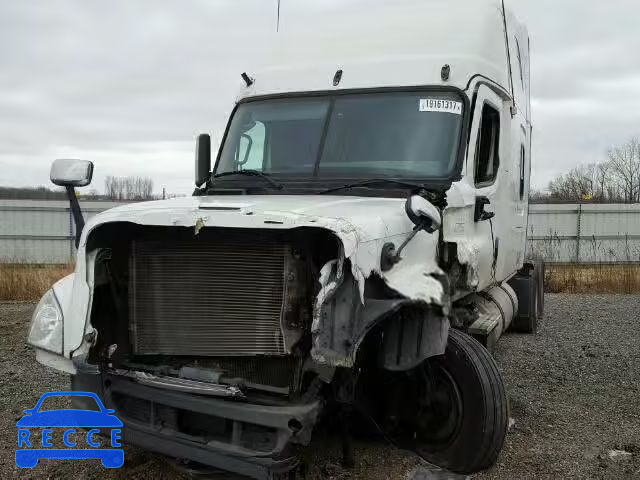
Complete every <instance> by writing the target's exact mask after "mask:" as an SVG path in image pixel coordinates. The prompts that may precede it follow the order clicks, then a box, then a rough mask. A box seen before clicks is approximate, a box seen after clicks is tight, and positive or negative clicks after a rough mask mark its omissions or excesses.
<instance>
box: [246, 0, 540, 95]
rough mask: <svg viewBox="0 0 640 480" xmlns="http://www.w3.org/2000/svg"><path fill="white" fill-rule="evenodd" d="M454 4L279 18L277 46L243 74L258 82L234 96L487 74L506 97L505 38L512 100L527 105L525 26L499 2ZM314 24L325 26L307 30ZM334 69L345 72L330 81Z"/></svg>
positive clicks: (460, 84) (428, 0) (456, 81)
mask: <svg viewBox="0 0 640 480" xmlns="http://www.w3.org/2000/svg"><path fill="white" fill-rule="evenodd" d="M459 3H460V6H459V8H452V5H451V2H450V1H447V0H423V1H421V2H402V3H399V4H396V3H395V2H394V3H393V4H390V5H367V6H366V8H364V7H362V8H361V9H358V10H354V9H353V8H345V7H335V8H332V9H331V16H330V17H326V18H324V17H317V18H312V16H311V15H309V17H308V18H305V17H304V16H292V17H291V18H290V19H288V17H287V16H286V15H284V16H283V20H282V22H281V24H280V28H279V32H278V33H274V35H273V42H274V48H271V49H269V51H270V54H269V56H268V58H265V59H264V61H263V65H262V67H261V68H256V69H255V70H254V71H248V73H249V75H250V76H251V77H252V78H253V79H254V80H255V83H253V84H252V85H251V86H249V87H247V88H243V89H242V91H241V92H240V95H239V99H244V98H247V97H254V96H268V95H278V94H291V93H295V92H314V91H327V90H357V89H371V88H385V87H386V88H393V87H407V86H426V85H433V86H449V87H451V86H453V87H457V88H459V89H461V90H464V89H466V88H467V86H468V84H469V82H470V81H471V79H473V78H474V77H477V76H481V77H484V78H486V79H490V80H491V81H493V82H494V83H495V84H497V85H499V86H500V87H501V88H502V89H503V90H504V92H506V93H507V94H508V92H511V86H510V84H511V81H510V73H509V63H508V58H509V55H507V48H506V42H505V39H506V38H509V39H510V42H509V48H510V50H511V52H510V56H511V60H512V72H513V73H512V75H513V83H514V84H516V83H517V84H518V85H521V88H520V89H518V88H516V87H517V86H518V85H516V86H514V94H515V96H516V100H517V103H521V104H522V105H523V106H524V105H526V104H527V103H528V102H527V101H526V100H527V97H526V95H528V58H529V41H528V33H527V30H526V28H525V27H524V26H522V25H521V24H519V23H518V22H517V20H516V19H515V17H514V16H513V15H512V14H511V13H510V12H508V11H507V13H506V22H505V19H504V18H503V15H502V4H501V2H500V1H497V0H480V1H478V0H474V1H473V2H469V1H464V2H459ZM310 22H313V23H310ZM318 22H320V23H322V28H313V29H310V28H309V25H310V24H314V25H317V24H318ZM505 23H506V25H507V30H508V32H509V35H508V36H506V35H505ZM444 65H449V66H450V70H451V74H450V78H449V79H448V80H446V81H445V80H443V79H442V74H441V71H442V67H443V66H444ZM337 70H342V71H343V74H342V78H341V80H340V82H339V83H338V85H334V76H335V74H336V72H337ZM520 71H522V75H521V74H520ZM521 78H522V82H520V80H521ZM525 79H526V80H527V81H526V82H525V81H524V80H525ZM525 83H526V84H525ZM519 90H521V91H519ZM519 96H522V99H518V97H519ZM518 100H520V101H518Z"/></svg>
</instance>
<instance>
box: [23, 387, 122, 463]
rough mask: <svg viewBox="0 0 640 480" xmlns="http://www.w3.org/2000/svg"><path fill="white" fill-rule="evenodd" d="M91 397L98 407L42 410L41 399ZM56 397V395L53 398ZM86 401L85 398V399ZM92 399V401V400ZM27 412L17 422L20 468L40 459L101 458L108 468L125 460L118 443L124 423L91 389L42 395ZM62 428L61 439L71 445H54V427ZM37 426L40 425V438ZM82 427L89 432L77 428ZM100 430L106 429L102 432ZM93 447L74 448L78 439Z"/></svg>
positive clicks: (65, 443) (42, 400)
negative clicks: (107, 444) (107, 446)
mask: <svg viewBox="0 0 640 480" xmlns="http://www.w3.org/2000/svg"><path fill="white" fill-rule="evenodd" d="M71 396H79V397H91V398H92V399H93V400H95V404H96V405H97V410H95V411H94V410H82V409H74V408H65V409H56V410H46V411H40V408H41V406H42V402H44V401H45V400H46V399H48V398H52V397H71ZM53 400H55V398H54V399H53ZM85 400H86V399H85ZM89 402H91V400H89ZM24 413H25V414H26V415H25V416H23V417H22V418H21V419H20V420H18V422H17V423H16V427H18V448H17V449H16V465H17V466H18V467H20V468H33V467H35V466H36V465H37V464H38V460H39V459H41V458H57V459H86V458H96V459H100V461H101V462H102V465H104V466H105V467H107V468H119V467H121V466H122V464H123V463H124V451H123V450H122V448H117V447H121V444H120V442H119V440H120V438H121V437H120V436H121V432H122V430H121V428H122V422H121V421H120V420H119V419H118V418H117V417H116V416H115V415H113V413H114V411H113V410H110V409H107V408H104V405H102V402H101V401H100V398H98V396H97V395H96V394H95V393H92V392H51V393H45V394H44V395H42V396H41V397H40V400H38V403H36V406H35V407H33V408H29V409H26V410H25V411H24ZM58 427H62V429H64V432H63V433H62V437H61V439H62V441H63V442H64V445H65V446H66V447H68V448H53V443H52V439H53V435H54V429H56V430H58V429H59V428H58ZM35 428H41V429H42V430H41V432H40V437H41V438H38V435H37V432H36V431H35V430H30V429H35ZM77 429H82V430H86V429H88V431H87V432H86V433H85V432H84V431H81V430H77ZM100 429H104V431H103V432H101V430H100ZM107 430H110V433H109V435H108V440H110V447H111V448H104V446H103V445H102V443H104V442H105V441H108V440H107V438H102V439H101V438H99V436H98V435H99V434H100V433H102V435H103V436H104V434H105V432H106V431H107ZM84 439H86V444H87V446H88V447H90V448H74V447H76V446H77V444H78V442H80V441H84Z"/></svg>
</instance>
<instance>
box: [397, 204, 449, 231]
mask: <svg viewBox="0 0 640 480" xmlns="http://www.w3.org/2000/svg"><path fill="white" fill-rule="evenodd" d="M405 211H406V212H407V215H408V216H409V219H411V221H412V222H413V223H414V225H415V226H416V228H418V229H419V230H425V231H427V232H428V233H433V232H435V231H437V230H439V229H440V226H441V225H442V217H441V215H440V211H439V210H438V209H437V208H436V207H435V206H433V205H432V204H431V203H429V201H428V200H426V199H424V198H423V197H421V196H420V195H411V196H410V197H409V198H408V199H407V203H406V204H405Z"/></svg>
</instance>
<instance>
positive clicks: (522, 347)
mask: <svg viewBox="0 0 640 480" xmlns="http://www.w3.org/2000/svg"><path fill="white" fill-rule="evenodd" d="M546 308H547V312H546V313H547V315H546V318H545V320H544V321H543V322H542V324H541V327H540V332H539V333H538V335H536V336H531V335H515V334H509V335H507V336H506V337H505V338H503V339H502V340H501V341H500V343H499V346H498V351H497V352H496V357H497V360H498V363H499V365H500V368H501V370H502V372H503V374H504V377H505V380H506V383H507V388H508V393H509V398H510V402H511V416H512V417H513V419H514V421H515V424H514V425H513V427H512V429H511V432H510V434H509V435H508V437H507V444H506V445H505V448H504V451H503V453H502V455H501V457H500V459H499V461H498V464H497V465H496V466H495V467H494V468H493V469H491V470H490V471H487V472H484V473H482V474H479V475H474V476H473V478H474V480H475V479H478V480H480V479H481V480H489V479H491V480H502V479H505V480H506V479H509V480H511V479H561V478H562V479H564V478H598V479H612V480H613V479H624V478H640V348H638V345H639V344H640V324H639V323H638V312H640V297H638V296H613V295H601V296H595V295H548V296H547V306H546ZM32 310H33V305H32V304H20V303H14V304H0V412H1V413H2V414H1V415H0V445H1V446H2V449H1V450H0V475H1V476H2V478H34V479H45V478H91V479H123V480H124V479H127V480H129V479H157V478H158V479H165V478H187V477H185V476H183V475H181V474H179V473H177V472H176V471H175V470H172V469H171V468H170V467H168V466H167V464H166V463H165V462H164V460H163V459H162V458H160V457H158V456H156V455H154V454H151V453H148V452H144V451H141V450H139V449H137V448H133V447H127V448H125V466H124V467H123V468H121V469H119V470H107V469H105V468H103V467H102V466H101V465H100V462H99V461H97V460H82V461H46V460H43V461H41V462H40V463H39V464H38V466H37V467H36V468H35V469H33V470H20V469H18V468H17V467H16V466H15V464H14V459H13V454H14V448H15V444H16V428H15V422H16V421H17V420H18V419H19V418H20V417H21V416H22V410H23V409H25V408H29V407H32V406H33V405H34V404H35V402H36V401H37V400H38V398H39V397H40V395H41V394H42V393H44V392H46V391H52V390H61V389H65V388H67V387H68V378H67V376H65V375H62V374H58V373H55V372H53V371H51V370H47V369H45V368H44V367H41V366H40V365H38V364H37V363H36V362H35V359H34V355H33V352H32V351H31V349H30V348H29V347H28V346H27V345H26V344H25V343H24V339H25V335H26V331H27V328H28V323H29V319H30V317H31V312H32ZM338 445H339V443H338V439H337V438H335V437H333V436H331V435H330V434H327V433H322V434H320V435H318V436H317V438H315V439H314V442H313V444H312V446H311V448H310V460H311V464H312V466H311V471H310V472H309V478H310V479H311V480H320V479H322V480H327V479H335V480H342V479H345V480H347V479H349V480H351V479H354V480H355V479H363V480H364V479H367V480H369V479H372V480H377V479H380V480H382V479H392V480H405V479H408V478H415V479H433V478H449V477H448V476H446V475H439V476H437V475H435V474H433V473H432V472H430V471H429V470H428V469H427V468H425V467H424V466H423V464H422V462H421V461H420V459H418V458H417V457H416V456H415V455H413V454H411V453H408V452H403V451H400V450H397V449H395V448H393V447H391V446H389V445H386V444H385V443H384V442H383V441H380V442H375V441H367V442H364V441H358V442H356V458H357V464H356V467H355V468H354V469H353V470H345V469H343V468H342V467H341V466H340V461H339V460H340V451H339V447H338ZM216 478H231V477H229V476H228V475H221V476H219V477H216Z"/></svg>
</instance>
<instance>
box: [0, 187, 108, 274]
mask: <svg viewBox="0 0 640 480" xmlns="http://www.w3.org/2000/svg"><path fill="white" fill-rule="evenodd" d="M80 205H81V207H82V211H83V213H84V215H85V218H90V217H92V216H94V215H96V214H97V213H99V212H102V211H104V210H108V209H109V208H113V207H115V206H118V205H120V204H118V203H113V202H80ZM74 238H75V225H74V223H73V217H72V215H71V209H70V208H69V202H68V201H62V200H60V201H59V200H0V262H7V263H34V264H49V263H50V264H64V263H68V262H71V261H73V257H74V256H75V244H74Z"/></svg>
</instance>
